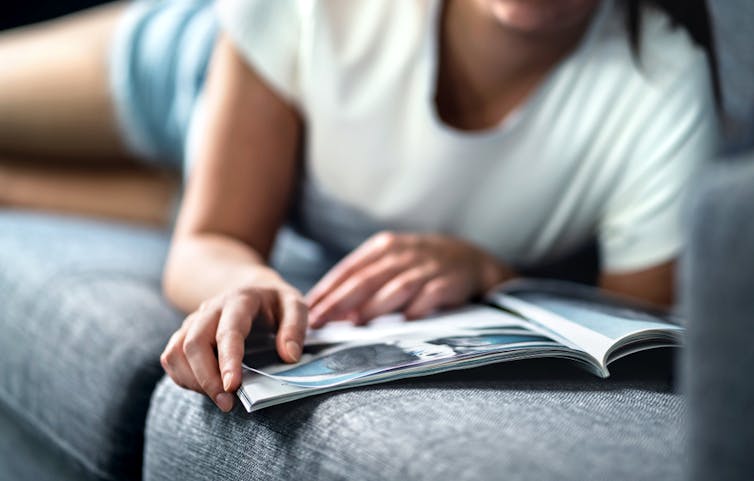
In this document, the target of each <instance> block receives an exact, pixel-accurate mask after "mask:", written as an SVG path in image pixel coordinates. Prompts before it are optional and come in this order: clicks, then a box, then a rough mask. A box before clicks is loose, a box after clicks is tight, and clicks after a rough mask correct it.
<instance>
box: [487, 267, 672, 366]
mask: <svg viewBox="0 0 754 481" xmlns="http://www.w3.org/2000/svg"><path fill="white" fill-rule="evenodd" d="M494 300H495V302H498V303H500V304H501V305H504V306H505V307H508V308H510V309H511V310H514V311H519V312H521V313H522V314H523V315H526V316H527V317H530V318H531V319H533V320H536V321H537V322H539V323H541V324H543V325H545V326H546V327H548V328H550V329H552V330H553V331H555V333H557V334H558V335H559V336H561V337H562V338H565V339H564V342H572V343H573V344H575V345H576V346H579V347H581V348H582V349H584V350H586V351H587V352H589V353H590V354H592V355H593V356H594V357H595V358H597V359H601V360H603V361H604V363H605V364H606V363H607V362H609V361H611V360H614V359H615V358H614V357H611V356H610V355H611V353H613V352H615V351H616V350H618V349H621V348H623V347H624V346H625V345H626V344H628V343H630V342H632V341H635V342H639V341H642V340H647V341H654V342H655V347H657V346H667V345H674V344H677V341H678V340H679V338H680V335H681V333H682V332H683V328H682V327H680V326H679V325H678V321H677V320H676V319H675V318H673V317H672V316H670V315H669V314H668V313H666V312H663V311H660V310H658V309H656V308H653V307H651V306H647V305H642V304H639V303H637V302H635V301H632V300H628V299H624V298H621V297H618V296H613V295H607V294H605V293H604V292H601V291H599V290H598V289H595V288H591V287H587V286H581V285H577V284H572V283H567V282H560V281H519V282H516V283H510V284H509V285H505V286H503V287H502V289H501V291H499V292H498V293H496V294H495V297H494ZM636 350H641V349H638V348H637V349H633V350H630V349H624V350H623V351H622V353H623V354H628V353H630V352H634V351H636Z"/></svg>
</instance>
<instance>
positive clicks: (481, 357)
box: [239, 306, 588, 409]
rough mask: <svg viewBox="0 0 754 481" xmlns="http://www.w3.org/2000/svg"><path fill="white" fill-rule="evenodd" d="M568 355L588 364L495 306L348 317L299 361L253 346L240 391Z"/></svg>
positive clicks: (278, 395) (260, 394) (296, 390)
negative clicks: (368, 319) (358, 319)
mask: <svg viewBox="0 0 754 481" xmlns="http://www.w3.org/2000/svg"><path fill="white" fill-rule="evenodd" d="M544 355H560V356H561V357H569V358H572V359H578V360H581V361H582V362H588V361H586V360H585V359H584V358H585V357H586V356H585V355H584V354H583V353H581V352H576V351H574V350H573V349H570V348H568V347H567V346H564V345H563V344H562V343H560V342H558V341H557V340H555V339H553V338H552V337H551V336H549V335H548V334H547V333H545V331H544V330H543V329H541V328H538V327H535V326H532V325H531V324H530V323H528V322H527V321H525V320H523V319H520V318H518V317H516V316H513V315H511V314H508V313H506V312H503V311H500V310H499V309H494V308H491V307H488V306H474V307H467V308H463V309H460V310H456V311H452V312H446V313H443V314H440V315H437V316H434V317H432V318H429V319H426V320H421V321H403V320H401V319H400V318H396V316H387V317H385V318H380V319H377V320H375V322H373V323H372V324H370V325H369V326H365V327H355V326H352V325H350V324H347V323H345V322H334V323H330V324H328V325H327V326H326V327H324V328H323V329H321V330H318V331H312V332H311V333H310V336H309V337H308V338H307V341H306V343H305V346H304V353H303V355H302V358H301V360H300V361H299V362H298V363H296V364H285V363H281V361H280V359H279V358H278V356H277V354H276V353H275V349H274V345H271V344H267V345H258V346H248V348H247V352H246V356H245V357H244V371H245V372H244V380H243V383H242V387H241V390H240V392H239V397H241V399H242V401H244V405H246V407H247V409H250V408H251V407H253V406H254V405H268V404H265V403H267V401H269V400H271V399H276V400H277V402H284V401H285V400H289V399H291V398H296V397H301V396H305V395H311V394H315V393H319V392H323V390H332V389H334V388H341V387H346V386H351V385H354V384H359V383H365V382H378V381H383V382H384V380H387V379H398V378H402V377H406V376H408V375H420V374H429V373H432V372H436V371H437V370H448V369H453V368H457V367H458V366H460V365H462V364H463V365H467V366H470V365H472V364H473V363H474V362H476V363H481V362H492V361H493V360H501V359H505V358H511V359H513V358H526V357H538V356H544Z"/></svg>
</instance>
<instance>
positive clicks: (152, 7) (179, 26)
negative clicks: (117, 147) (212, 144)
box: [109, 0, 218, 169]
mask: <svg viewBox="0 0 754 481" xmlns="http://www.w3.org/2000/svg"><path fill="white" fill-rule="evenodd" d="M217 32H218V26H217V22H216V18H215V15H214V10H213V8H212V2H211V1H209V0H164V1H163V0H138V1H135V2H133V3H131V4H130V5H129V7H128V8H127V10H126V13H125V14H124V15H123V17H122V19H121V20H120V22H119V24H118V27H117V30H116V32H115V34H114V35H115V36H114V39H113V43H112V47H111V52H110V59H109V72H110V85H111V90H112V95H113V98H114V103H115V111H116V115H117V120H118V123H119V127H120V129H121V133H122V137H123V139H124V141H125V143H126V145H127V147H128V148H129V149H130V150H131V151H132V153H133V154H135V155H136V156H137V157H139V158H142V159H144V160H145V161H147V162H149V163H151V164H154V165H159V166H163V167H170V168H176V169H181V168H183V167H184V163H185V162H187V161H188V160H187V159H189V158H190V157H191V155H190V151H191V140H190V139H191V138H192V135H191V133H190V132H191V131H192V130H194V129H195V128H196V127H192V125H194V124H196V123H197V122H198V120H197V118H198V117H200V114H199V111H200V110H201V109H199V108H198V106H199V105H200V103H201V102H200V98H201V92H202V87H203V85H204V79H205V76H206V71H207V66H208V64H209V60H210V56H211V54H212V49H213V46H214V43H215V38H216V36H217Z"/></svg>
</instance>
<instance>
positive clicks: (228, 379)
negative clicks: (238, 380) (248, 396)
mask: <svg viewBox="0 0 754 481" xmlns="http://www.w3.org/2000/svg"><path fill="white" fill-rule="evenodd" d="M232 379H233V375H232V374H231V373H229V372H226V373H225V375H224V376H223V389H225V391H226V392H227V391H230V382H231V380H232Z"/></svg>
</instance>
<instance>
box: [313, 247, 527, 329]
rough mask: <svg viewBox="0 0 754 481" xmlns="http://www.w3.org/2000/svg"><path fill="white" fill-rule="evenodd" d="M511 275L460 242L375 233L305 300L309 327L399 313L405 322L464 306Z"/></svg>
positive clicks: (494, 260) (327, 276)
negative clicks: (307, 308) (339, 320)
mask: <svg viewBox="0 0 754 481" xmlns="http://www.w3.org/2000/svg"><path fill="white" fill-rule="evenodd" d="M511 277H513V272H512V271H511V270H510V269H508V268H506V267H505V266H503V265H501V264H500V263H499V262H497V260H496V259H494V258H493V257H492V256H491V255H490V254H487V253H486V252H484V251H482V250H481V249H479V248H477V247H475V246H473V245H471V244H469V243H467V242H464V241H462V240H460V239H456V238H452V237H447V236H442V235H432V234H396V233H391V232H382V233H379V234H377V235H375V236H373V237H372V238H370V239H369V240H367V241H366V242H365V243H364V244H362V245H361V246H360V247H359V248H358V249H356V250H355V251H354V252H352V253H351V254H349V255H348V256H347V257H346V258H344V259H343V260H342V261H341V262H340V263H338V265H336V266H335V267H334V268H333V269H332V270H331V271H330V272H328V273H327V275H326V276H325V277H324V278H322V280H321V281H320V282H319V283H318V284H317V285H316V286H314V288H313V289H312V290H311V291H310V292H309V294H308V295H307V302H308V304H309V312H310V314H309V325H310V326H311V327H313V328H317V327H321V326H323V325H324V324H325V323H327V322H328V321H330V320H335V319H350V320H351V321H353V322H354V323H356V324H365V323H366V322H368V321H369V320H370V319H372V318H374V317H377V316H379V315H382V314H387V313H390V312H395V311H398V310H403V313H404V314H405V315H406V317H407V318H409V319H415V318H420V317H424V316H426V315H428V314H430V313H431V312H432V311H434V310H436V309H439V308H446V307H453V306H458V305H461V304H464V303H465V302H467V301H468V300H469V299H470V298H471V297H473V296H475V295H478V294H481V293H484V292H486V291H487V290H488V289H489V288H491V287H492V286H494V285H495V284H498V283H500V282H502V281H504V280H506V279H508V278H511Z"/></svg>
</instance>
